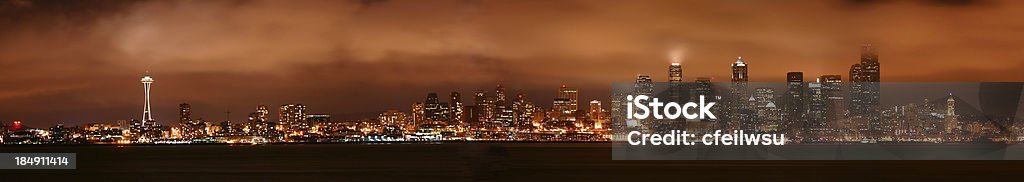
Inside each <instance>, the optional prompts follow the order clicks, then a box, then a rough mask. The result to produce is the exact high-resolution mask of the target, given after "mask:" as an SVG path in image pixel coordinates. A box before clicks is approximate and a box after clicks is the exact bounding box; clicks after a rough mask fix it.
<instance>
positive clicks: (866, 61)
mask: <svg viewBox="0 0 1024 182" xmlns="http://www.w3.org/2000/svg"><path fill="white" fill-rule="evenodd" d="M880 76H881V75H880V64H879V62H878V54H876V53H875V51H874V50H873V49H872V47H871V45H870V44H864V45H861V53H860V63H857V64H853V65H852V66H850V82H851V83H850V102H849V106H850V116H851V117H852V118H854V119H866V120H867V123H865V124H866V125H867V129H868V130H869V132H870V133H871V134H873V135H877V134H879V133H878V131H879V130H881V123H880V122H881V118H880V115H881V113H880V112H881V106H880V103H879V102H880V98H881V85H880V83H879V82H880V81H881V78H880Z"/></svg>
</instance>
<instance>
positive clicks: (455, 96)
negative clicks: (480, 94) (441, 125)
mask: <svg viewBox="0 0 1024 182" xmlns="http://www.w3.org/2000/svg"><path fill="white" fill-rule="evenodd" d="M450 96H451V99H450V100H448V104H449V106H450V107H448V119H449V120H451V121H452V122H453V123H452V124H458V125H462V122H465V121H466V120H465V118H463V117H462V114H463V110H462V109H463V105H462V95H461V94H459V92H452V94H451V95H450Z"/></svg>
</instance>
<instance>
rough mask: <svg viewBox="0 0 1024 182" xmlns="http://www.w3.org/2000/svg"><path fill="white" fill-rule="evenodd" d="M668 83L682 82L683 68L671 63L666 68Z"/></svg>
mask: <svg viewBox="0 0 1024 182" xmlns="http://www.w3.org/2000/svg"><path fill="white" fill-rule="evenodd" d="M668 82H669V83H681V82H683V66H682V65H680V64H679V63H672V64H671V65H669V66H668Z"/></svg>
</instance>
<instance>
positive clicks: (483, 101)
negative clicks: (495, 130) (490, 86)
mask: <svg viewBox="0 0 1024 182" xmlns="http://www.w3.org/2000/svg"><path fill="white" fill-rule="evenodd" d="M473 104H474V105H475V107H476V108H477V109H476V111H477V116H475V117H476V118H477V121H479V122H483V123H486V122H491V120H492V118H494V105H493V104H494V103H493V102H492V101H491V99H490V97H489V96H488V95H487V92H484V91H483V90H477V91H476V93H475V94H474V95H473Z"/></svg>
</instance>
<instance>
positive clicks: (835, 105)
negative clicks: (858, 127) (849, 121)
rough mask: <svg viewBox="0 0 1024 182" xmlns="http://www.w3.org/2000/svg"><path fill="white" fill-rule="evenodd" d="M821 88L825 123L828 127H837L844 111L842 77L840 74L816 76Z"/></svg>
mask: <svg viewBox="0 0 1024 182" xmlns="http://www.w3.org/2000/svg"><path fill="white" fill-rule="evenodd" d="M818 82H820V83H821V89H822V92H823V94H824V96H825V98H824V99H825V115H824V116H825V118H824V119H825V120H824V122H825V124H826V127H827V128H829V129H833V130H834V129H837V128H836V127H838V123H836V122H838V120H840V119H843V118H844V117H845V116H844V113H845V112H846V104H845V100H846V99H845V98H844V96H843V93H842V91H843V78H842V76H840V75H821V77H818Z"/></svg>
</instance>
